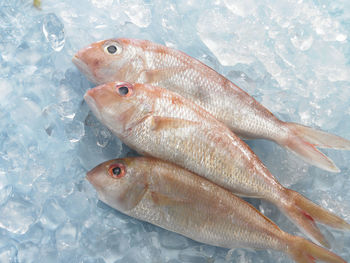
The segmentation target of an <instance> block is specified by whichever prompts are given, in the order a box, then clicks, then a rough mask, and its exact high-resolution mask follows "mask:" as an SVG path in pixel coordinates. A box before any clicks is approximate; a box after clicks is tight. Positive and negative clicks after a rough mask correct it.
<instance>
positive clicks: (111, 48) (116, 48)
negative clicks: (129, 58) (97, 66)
mask: <svg viewBox="0 0 350 263" xmlns="http://www.w3.org/2000/svg"><path fill="white" fill-rule="evenodd" d="M104 51H105V53H107V54H109V55H117V54H120V53H121V52H122V47H121V46H120V44H119V43H117V42H112V43H111V42H109V43H106V45H105V46H104Z"/></svg>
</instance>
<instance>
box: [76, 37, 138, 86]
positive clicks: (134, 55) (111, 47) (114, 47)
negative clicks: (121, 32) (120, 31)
mask: <svg viewBox="0 0 350 263" xmlns="http://www.w3.org/2000/svg"><path fill="white" fill-rule="evenodd" d="M129 42H130V41H128V40H127V39H108V40H103V41H99V42H96V43H93V44H91V45H89V46H88V47H85V48H83V49H81V50H79V51H78V52H77V53H76V54H75V55H74V57H73V59H72V61H73V63H74V64H75V65H76V66H77V68H78V69H79V70H80V71H81V72H82V73H83V74H84V75H85V76H86V77H87V78H88V79H89V80H90V81H91V82H93V83H95V84H102V83H106V82H111V81H115V80H118V79H122V80H124V81H129V82H133V81H135V80H136V78H137V76H138V75H139V73H140V71H141V70H142V65H143V64H144V58H143V57H142V56H141V55H139V54H142V52H138V49H139V48H137V47H136V46H134V45H130V43H129Z"/></svg>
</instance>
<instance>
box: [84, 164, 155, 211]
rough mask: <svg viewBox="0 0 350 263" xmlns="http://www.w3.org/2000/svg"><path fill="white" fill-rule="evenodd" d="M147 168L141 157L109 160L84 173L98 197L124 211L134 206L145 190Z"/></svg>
mask: <svg viewBox="0 0 350 263" xmlns="http://www.w3.org/2000/svg"><path fill="white" fill-rule="evenodd" d="M148 170H149V168H148V167H147V165H145V163H144V162H142V158H137V157H136V158H135V157H134V158H122V159H114V160H109V161H106V162H104V163H101V164H99V165H97V166H96V167H95V168H93V169H92V170H91V171H89V172H88V173H87V174H86V179H87V180H88V181H89V182H90V183H91V184H92V186H93V187H94V188H95V189H96V191H97V194H98V197H99V199H100V200H101V201H102V202H104V203H106V204H108V205H110V206H112V207H113V208H115V209H117V210H119V211H122V212H126V211H128V210H131V209H132V208H134V207H135V206H136V205H137V204H138V203H139V202H140V200H141V199H142V197H143V195H144V194H145V192H146V191H147V187H148V186H147V174H148V172H149V171H148Z"/></svg>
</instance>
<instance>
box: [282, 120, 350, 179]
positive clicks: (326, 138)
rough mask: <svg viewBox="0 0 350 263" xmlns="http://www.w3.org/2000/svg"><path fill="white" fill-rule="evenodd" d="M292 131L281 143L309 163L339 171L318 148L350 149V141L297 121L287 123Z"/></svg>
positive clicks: (331, 170)
mask: <svg viewBox="0 0 350 263" xmlns="http://www.w3.org/2000/svg"><path fill="white" fill-rule="evenodd" d="M285 125H286V127H288V130H289V131H290V132H289V133H288V134H289V136H288V138H287V140H286V139H285V138H284V139H282V140H280V141H279V143H280V144H281V145H283V146H285V147H286V148H288V149H289V150H291V151H292V152H294V153H295V154H297V155H299V156H301V157H302V158H303V159H304V160H305V161H307V162H308V163H310V164H312V165H315V166H317V167H319V168H322V169H324V170H327V171H330V172H335V173H337V172H339V171H340V170H339V168H338V167H337V166H336V165H335V164H334V163H333V161H332V160H331V159H329V158H328V157H327V156H326V155H324V154H323V153H322V152H320V151H319V150H317V149H316V146H317V147H320V148H333V149H341V150H350V141H349V140H346V139H343V138H341V137H339V136H336V135H333V134H329V133H326V132H323V131H319V130H315V129H313V128H310V127H306V126H303V125H300V124H297V123H285Z"/></svg>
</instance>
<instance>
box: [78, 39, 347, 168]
mask: <svg viewBox="0 0 350 263" xmlns="http://www.w3.org/2000/svg"><path fill="white" fill-rule="evenodd" d="M73 62H74V63H75V65H76V66H77V67H78V68H79V69H80V70H81V71H82V72H83V73H84V74H85V75H86V76H87V78H88V79H89V80H91V81H92V82H94V83H97V84H103V83H106V82H111V81H116V80H123V81H127V82H138V83H149V84H152V85H155V86H159V87H162V88H166V89H169V90H171V91H174V92H177V93H179V94H181V95H182V96H183V97H185V98H187V99H191V100H192V101H194V102H195V103H197V104H198V105H200V106H201V107H203V108H204V109H206V110H207V111H208V112H210V113H211V114H212V115H213V116H214V117H215V118H217V119H218V120H220V121H221V122H223V123H224V124H226V126H227V127H229V128H230V129H231V130H232V131H234V132H235V133H236V134H238V135H239V136H242V137H243V138H262V139H268V140H272V141H274V142H276V143H278V144H280V145H281V146H284V147H286V148H287V149H289V150H291V151H292V152H294V153H295V154H297V155H299V156H301V157H302V158H303V159H304V160H306V161H307V162H309V163H310V164H313V165H315V166H317V167H320V168H322V169H325V170H327V171H331V172H339V169H338V168H337V167H336V166H335V164H334V163H333V162H332V160H330V159H329V158H328V157H327V156H325V155H324V154H323V153H321V152H320V151H319V150H317V149H316V147H320V148H334V149H344V150H349V149H350V141H348V140H346V139H343V138H341V137H339V136H336V135H332V134H328V133H326V132H323V131H319V130H315V129H312V128H309V127H306V126H303V125H300V124H296V123H288V122H283V121H281V120H279V119H277V118H276V117H275V116H274V115H273V114H272V113H271V112H270V111H268V110H267V109H266V108H265V107H264V106H262V105H261V104H260V103H259V102H257V101H256V100H255V99H254V98H253V97H251V96H250V95H249V94H247V93H246V92H245V91H243V90H241V89H240V88H239V87H237V86H236V85H235V84H233V83H232V82H231V81H229V80H228V79H226V78H225V77H224V76H222V75H220V74H219V73H217V72H216V71H215V70H213V69H211V68H210V67H208V66H206V65H204V64H203V63H201V62H200V61H198V60H196V59H194V58H192V57H190V56H188V55H186V54H184V53H182V52H180V51H177V50H174V49H171V48H168V47H166V46H162V45H159V44H155V43H152V42H150V41H147V40H136V39H125V38H120V39H110V40H105V41H101V42H97V43H94V44H91V45H90V46H89V47H87V48H84V49H82V50H80V51H79V52H78V53H77V54H76V55H75V56H74V58H73Z"/></svg>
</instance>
